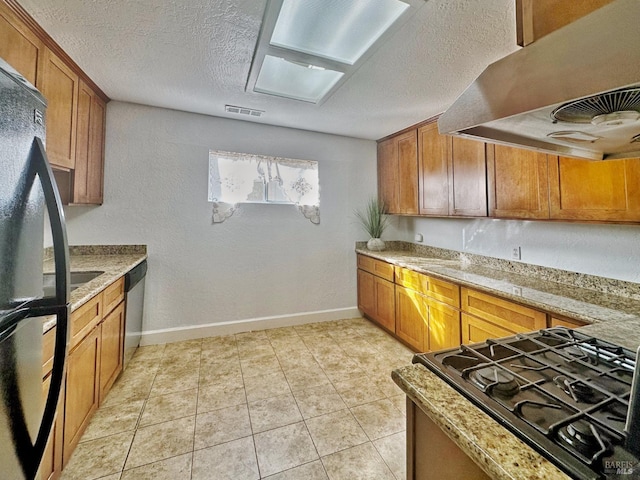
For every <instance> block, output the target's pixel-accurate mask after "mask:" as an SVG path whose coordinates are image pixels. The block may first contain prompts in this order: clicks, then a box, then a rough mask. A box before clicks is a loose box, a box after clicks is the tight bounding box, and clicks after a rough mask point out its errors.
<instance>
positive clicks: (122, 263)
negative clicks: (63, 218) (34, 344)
mask: <svg viewBox="0 0 640 480" xmlns="http://www.w3.org/2000/svg"><path fill="white" fill-rule="evenodd" d="M48 253H50V252H46V251H45V260H44V263H43V273H51V272H53V271H54V270H55V267H54V263H53V258H52V257H51V256H50V255H48ZM69 254H70V256H69V260H70V262H69V263H70V267H71V271H72V272H88V271H102V272H104V273H102V274H101V275H99V276H97V277H96V278H94V279H93V280H91V281H89V282H87V283H85V284H84V285H82V286H80V287H78V288H77V289H75V290H73V291H72V292H71V295H70V297H69V302H70V305H71V311H72V312H73V311H74V310H76V309H77V308H79V307H81V306H82V305H83V304H85V303H86V302H87V301H88V300H90V299H91V298H92V297H94V296H95V295H96V294H97V293H99V292H101V291H102V290H104V289H105V288H106V287H108V286H109V285H111V284H112V283H113V282H115V281H116V280H117V279H119V278H120V277H122V276H123V275H124V274H125V273H127V272H128V271H130V270H131V269H132V268H133V267H135V266H136V265H138V264H139V263H141V262H142V261H143V260H144V259H146V258H147V248H146V246H145V245H88V246H70V247H69ZM54 326H55V317H47V318H46V319H45V320H44V323H43V330H44V332H47V331H48V330H50V329H51V328H53V327H54Z"/></svg>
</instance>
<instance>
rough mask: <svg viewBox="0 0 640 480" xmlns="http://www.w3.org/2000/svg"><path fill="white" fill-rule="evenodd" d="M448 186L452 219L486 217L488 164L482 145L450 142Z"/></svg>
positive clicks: (462, 139)
mask: <svg viewBox="0 0 640 480" xmlns="http://www.w3.org/2000/svg"><path fill="white" fill-rule="evenodd" d="M449 185H450V187H449V215H454V216H455V215H459V216H466V217H486V216H487V162H486V155H485V144H484V143H483V142H479V141H476V140H467V139H466V138H460V137H451V138H450V141H449Z"/></svg>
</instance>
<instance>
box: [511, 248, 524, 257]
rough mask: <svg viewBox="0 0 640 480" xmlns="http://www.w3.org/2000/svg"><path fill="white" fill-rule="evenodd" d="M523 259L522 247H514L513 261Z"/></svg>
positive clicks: (512, 250)
mask: <svg viewBox="0 0 640 480" xmlns="http://www.w3.org/2000/svg"><path fill="white" fill-rule="evenodd" d="M521 258H522V256H521V251H520V247H513V248H512V249H511V259H512V260H520V259H521Z"/></svg>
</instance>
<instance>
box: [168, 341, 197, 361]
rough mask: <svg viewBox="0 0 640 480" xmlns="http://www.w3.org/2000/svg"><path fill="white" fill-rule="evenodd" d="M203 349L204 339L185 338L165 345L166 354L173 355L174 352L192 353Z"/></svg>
mask: <svg viewBox="0 0 640 480" xmlns="http://www.w3.org/2000/svg"><path fill="white" fill-rule="evenodd" d="M201 351H202V339H201V338H196V339H193V340H184V341H182V342H173V343H167V344H166V345H165V347H164V356H165V357H166V356H168V355H173V354H174V353H180V354H192V353H198V354H199V353H200V352H201Z"/></svg>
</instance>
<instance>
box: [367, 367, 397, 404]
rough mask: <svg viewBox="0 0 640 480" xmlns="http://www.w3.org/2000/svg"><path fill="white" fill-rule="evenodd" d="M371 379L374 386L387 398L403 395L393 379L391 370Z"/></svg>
mask: <svg viewBox="0 0 640 480" xmlns="http://www.w3.org/2000/svg"><path fill="white" fill-rule="evenodd" d="M369 378H370V379H371V383H372V385H374V386H375V387H376V388H377V389H378V390H380V391H381V392H382V393H384V394H385V396H387V397H394V396H396V395H398V394H400V393H402V390H401V389H400V387H399V386H398V385H396V382H394V381H393V380H392V379H391V370H389V371H386V372H385V373H384V374H382V375H374V376H371V377H369Z"/></svg>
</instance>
